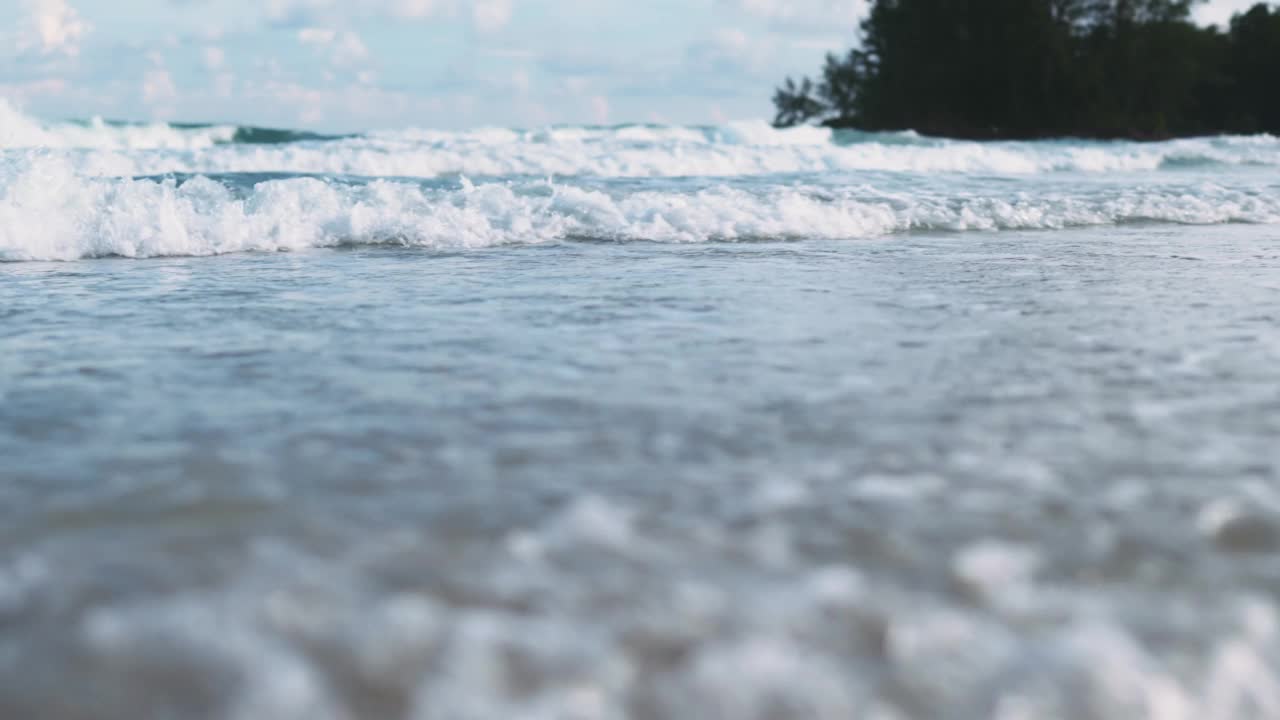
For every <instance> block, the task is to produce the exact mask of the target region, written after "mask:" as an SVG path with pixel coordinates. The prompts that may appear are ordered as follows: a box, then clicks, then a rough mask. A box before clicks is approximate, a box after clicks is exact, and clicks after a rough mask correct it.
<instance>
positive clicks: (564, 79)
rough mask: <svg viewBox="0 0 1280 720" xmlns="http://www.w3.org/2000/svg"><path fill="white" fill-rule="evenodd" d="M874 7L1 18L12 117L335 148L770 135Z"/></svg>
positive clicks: (703, 3) (1205, 9) (88, 12)
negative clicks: (239, 133) (777, 111)
mask: <svg viewBox="0 0 1280 720" xmlns="http://www.w3.org/2000/svg"><path fill="white" fill-rule="evenodd" d="M867 2H868V0H0V100H4V101H7V102H8V103H9V104H10V105H12V106H14V107H17V108H20V109H22V110H23V111H25V112H28V113H31V114H34V115H37V116H40V117H45V118H80V119H83V118H91V117H106V118H112V119H128V120H139V121H142V120H153V121H186V122H237V123H242V124H255V125H266V126H273V127H291V128H310V129H317V130H330V131H349V130H361V129H369V128H379V127H403V126H410V125H411V126H417V127H436V128H446V129H451V128H466V127H477V126H506V127H536V126H543V125H547V124H555V123H591V124H615V123H623V122H657V123H719V122H725V121H729V120H739V119H754V118H767V117H769V115H770V113H771V106H770V102H769V98H770V95H771V92H772V88H773V87H774V86H775V85H776V84H777V83H778V81H779V80H781V79H782V78H783V77H785V76H787V75H789V74H805V73H811V72H813V71H814V70H816V69H817V68H818V66H819V65H820V64H821V61H822V56H823V55H824V53H826V52H828V51H832V50H835V51H839V50H842V49H846V48H848V47H849V46H850V45H851V44H853V43H854V42H856V39H857V34H856V28H857V21H858V18H859V17H860V16H861V14H862V13H863V12H864V11H865V8H866V5H867ZM1252 2H1253V0H1208V2H1207V3H1206V4H1205V5H1203V6H1202V7H1201V8H1200V9H1199V10H1198V11H1197V19H1199V20H1200V21H1201V22H1205V23H1211V22H1224V21H1225V20H1226V19H1228V18H1229V17H1230V15H1231V13H1232V12H1234V11H1237V10H1239V9H1242V8H1245V7H1248V6H1250V5H1251V4H1252Z"/></svg>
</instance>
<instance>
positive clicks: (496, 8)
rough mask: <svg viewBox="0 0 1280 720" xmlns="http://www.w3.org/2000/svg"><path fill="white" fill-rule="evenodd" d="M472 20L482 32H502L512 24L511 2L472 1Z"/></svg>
mask: <svg viewBox="0 0 1280 720" xmlns="http://www.w3.org/2000/svg"><path fill="white" fill-rule="evenodd" d="M471 18H472V21H473V22H474V23H475V26H476V29H477V30H479V31H480V32H493V31H495V30H501V29H502V28H503V27H505V26H506V24H507V23H509V22H511V0H472V2H471Z"/></svg>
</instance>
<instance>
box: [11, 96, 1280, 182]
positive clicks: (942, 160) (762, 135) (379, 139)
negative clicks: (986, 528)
mask: <svg viewBox="0 0 1280 720" xmlns="http://www.w3.org/2000/svg"><path fill="white" fill-rule="evenodd" d="M36 148H39V149H45V150H47V149H58V150H61V151H63V152H65V154H66V156H67V157H68V159H69V161H70V162H72V163H73V166H74V167H75V169H76V171H77V172H79V173H81V174H84V175H115V176H139V175H158V174H164V173H205V174H209V173H235V172H289V173H309V174H338V175H358V176H365V177H414V178H435V177H441V176H448V175H459V174H461V175H469V176H473V177H504V176H519V177H546V176H549V175H550V176H558V177H637V178H639V177H741V176H752V177H756V176H762V175H770V174H794V173H815V172H822V173H826V172H865V171H887V172H919V173H950V174H957V173H959V174H963V173H968V174H988V175H991V174H994V175H1016V176H1026V175H1032V174H1042V173H1062V172H1073V173H1115V172H1147V171H1154V170H1185V169H1187V168H1195V167H1201V166H1224V167H1225V166H1234V167H1250V166H1256V167H1264V168H1270V167H1280V139H1277V138H1275V137H1271V136H1267V135H1259V136H1251V137H1217V138H1195V139H1187V140H1175V141H1170V142H1161V143H1133V142H1106V143H1103V142H1084V141H1052V142H1002V143H982V142H965V141H953V140H944V139H938V138H927V137H921V136H919V135H916V134H914V133H859V132H849V131H838V132H833V131H832V130H830V129H827V128H815V127H803V128H793V129H789V130H778V129H775V128H772V127H770V126H769V125H767V124H765V123H763V122H739V123H730V124H727V125H723V126H708V127H680V126H660V125H622V126H616V127H551V128H540V129H529V130H512V129H500V128H489V129H479V130H470V131H457V132H452V131H440V130H423V129H408V130H395V131H381V132H372V133H367V134H362V135H346V136H338V135H321V134H316V133H308V132H301V131H295V130H281V129H269V128H259V127H250V126H236V125H168V124H150V125H136V124H119V123H107V122H104V121H102V120H93V121H90V122H87V123H53V124H49V123H41V122H39V121H36V120H33V119H31V118H28V117H26V116H24V115H22V114H20V113H18V112H16V111H15V110H13V109H12V108H11V107H9V106H7V105H4V104H2V103H0V150H3V149H7V152H14V151H27V152H29V151H31V150H32V149H36Z"/></svg>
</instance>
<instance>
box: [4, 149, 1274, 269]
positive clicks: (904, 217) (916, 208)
mask: <svg viewBox="0 0 1280 720" xmlns="http://www.w3.org/2000/svg"><path fill="white" fill-rule="evenodd" d="M1144 221H1146V222H1170V223H1191V224H1212V223H1229V222H1248V223H1276V222H1280V195H1278V194H1276V193H1274V192H1265V191H1248V190H1240V189H1230V188H1225V187H1220V186H1216V185H1210V184H1203V183H1202V184H1198V185H1195V186H1174V187H1158V188H1145V189H1144V188H1135V189H1132V190H1126V191H1122V192H1116V191H1114V189H1112V190H1107V189H1105V188H1095V189H1092V190H1080V191H1076V192H1068V193H1054V194H1048V195H1044V196H1027V195H1025V194H1020V193H1009V194H994V193H988V194H972V193H967V192H957V191H948V192H929V193H926V192H921V193H912V194H909V195H905V194H899V195H895V194H887V193H882V192H879V191H877V190H875V189H874V188H871V187H866V186H863V187H858V188H849V189H845V190H840V191H833V190H831V189H829V188H820V187H809V186H792V185H786V184H773V185H768V186H763V187H760V188H756V189H752V190H747V189H742V188H735V187H730V186H727V185H712V186H708V187H704V188H701V189H697V190H671V191H664V190H641V191H634V192H606V191H602V190H593V189H589V188H583V187H579V186H575V185H565V184H557V183H551V182H546V181H543V182H523V183H512V182H494V183H485V184H479V185H472V184H471V183H469V182H467V181H465V180H463V181H461V182H460V183H457V184H450V186H449V187H443V188H432V187H427V186H424V185H422V184H421V183H413V182H402V181H389V180H377V181H374V182H369V183H365V184H348V183H340V182H335V181H331V180H322V179H318V178H291V179H275V180H266V181H262V182H258V183H256V184H247V185H244V186H242V187H237V186H236V185H235V183H229V182H223V181H218V180H214V179H210V178H205V177H196V178H193V179H189V180H187V181H185V182H178V181H177V180H174V179H164V180H147V179H138V180H129V179H113V178H83V177H79V176H77V175H76V174H75V172H74V171H73V170H72V169H71V168H70V167H68V166H67V165H66V163H65V162H62V161H60V160H52V159H50V160H44V161H39V162H35V163H33V164H30V165H29V166H28V167H26V168H25V169H23V170H21V171H19V172H16V173H11V174H9V175H8V176H7V177H5V178H4V179H3V181H0V259H3V260H9V261H14V260H74V259H78V258H88V257H100V256H124V257H153V256H165V255H212V254H219V253H229V252H239V251H252V250H258V251H274V250H295V249H302V248H311V247H326V246H335V245H346V244H399V245H407V246H420V247H428V248H467V247H489V246H495V245H509V244H527V243H544V242H549V241H556V240H573V239H594V240H608V241H653V242H684V243H689V242H716V241H749V240H780V239H793V238H824V239H858V238H870V237H876V236H881V235H886V234H890V233H898V232H907V231H917V230H935V231H955V232H962V231H971V230H1001V229H1038V228H1042V229H1053V228H1064V227H1073V226H1091V225H1112V224H1119V223H1128V222H1144Z"/></svg>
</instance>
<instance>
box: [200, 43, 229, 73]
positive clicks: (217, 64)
mask: <svg viewBox="0 0 1280 720" xmlns="http://www.w3.org/2000/svg"><path fill="white" fill-rule="evenodd" d="M226 64H227V53H226V52H224V51H223V50H222V48H220V47H214V46H212V45H211V46H209V47H207V48H205V49H204V66H205V68H207V69H209V70H218V69H219V68H221V67H223V66H224V65H226Z"/></svg>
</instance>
